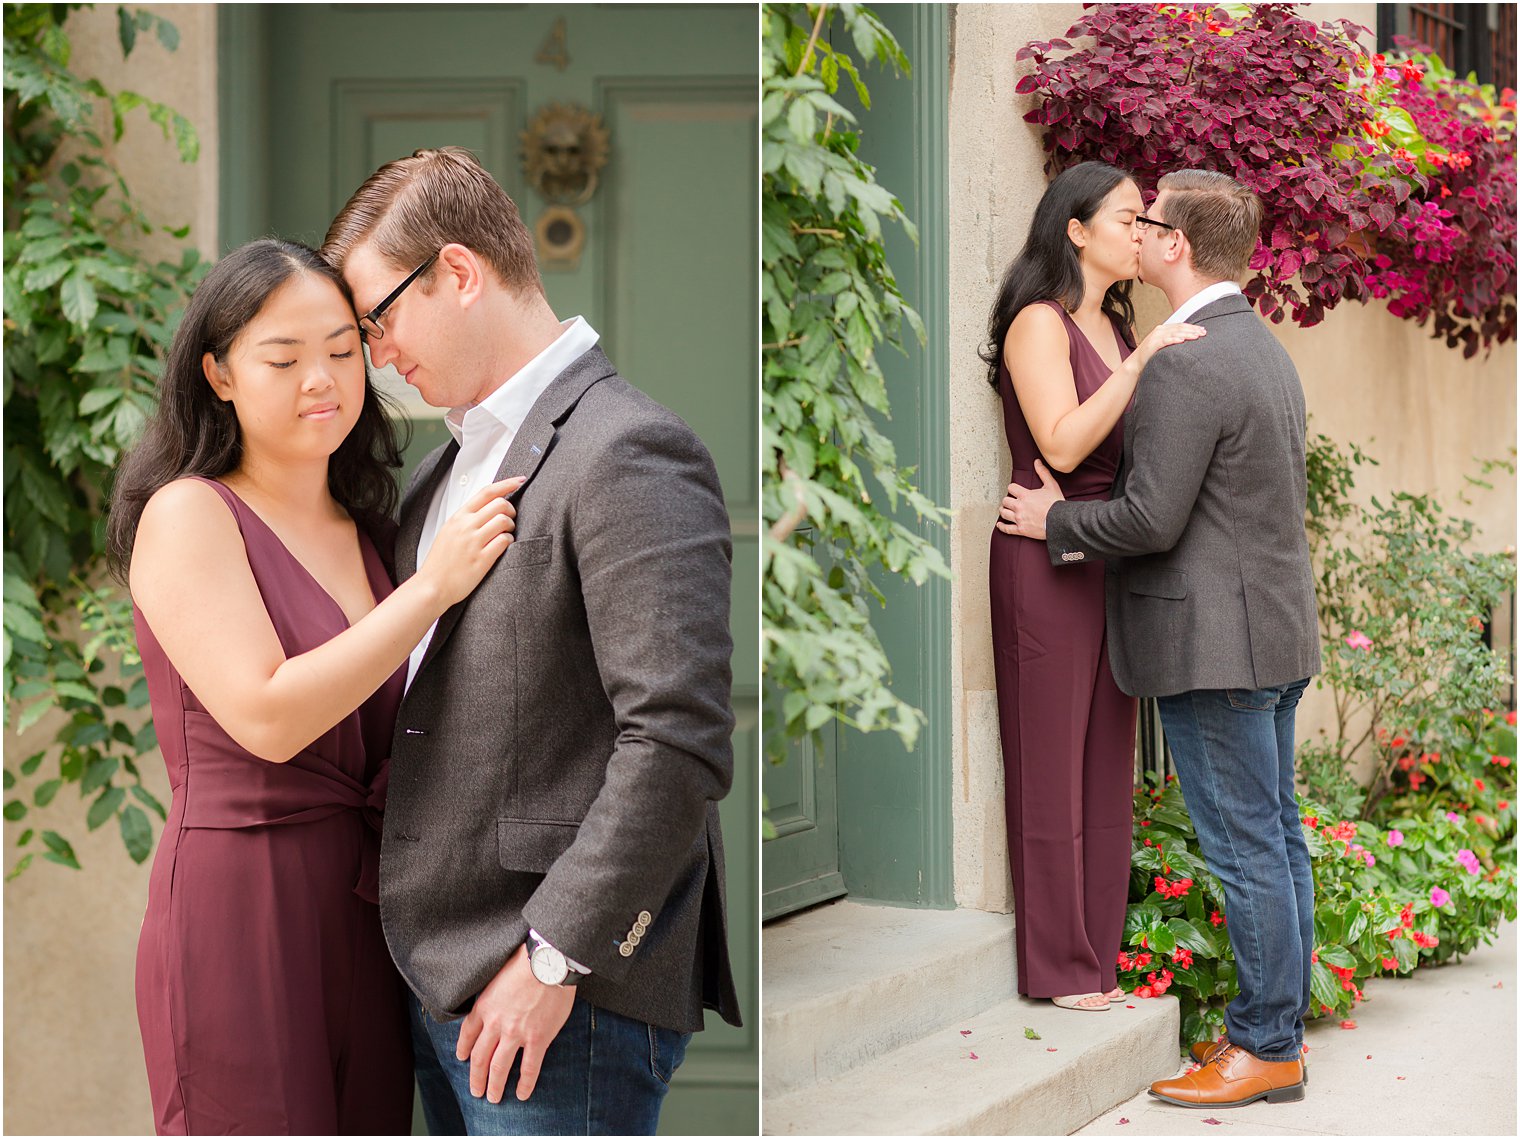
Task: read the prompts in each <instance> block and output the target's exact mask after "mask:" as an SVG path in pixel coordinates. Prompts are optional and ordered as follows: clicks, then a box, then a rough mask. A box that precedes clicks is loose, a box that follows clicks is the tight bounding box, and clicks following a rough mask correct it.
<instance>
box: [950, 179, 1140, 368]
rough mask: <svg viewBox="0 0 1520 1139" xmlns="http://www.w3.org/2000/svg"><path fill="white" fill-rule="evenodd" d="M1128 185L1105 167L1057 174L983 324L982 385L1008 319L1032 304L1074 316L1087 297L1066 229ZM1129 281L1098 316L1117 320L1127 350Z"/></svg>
mask: <svg viewBox="0 0 1520 1139" xmlns="http://www.w3.org/2000/svg"><path fill="white" fill-rule="evenodd" d="M1125 181H1130V182H1133V181H1134V175H1132V174H1130V173H1128V172H1127V171H1124V170H1120V169H1119V168H1118V167H1117V166H1110V165H1108V163H1106V162H1082V163H1079V164H1078V165H1076V166H1073V167H1071V168H1070V169H1069V170H1063V171H1062V172H1061V173H1060V174H1057V175H1056V177H1055V180H1054V181H1053V182H1051V184H1050V185H1049V186H1047V187H1046V188H1045V193H1044V196H1042V197H1041V198H1040V204H1039V205H1037V206H1036V207H1035V208H1034V220H1033V221H1032V222H1030V223H1029V236H1028V238H1026V239H1025V241H1024V248H1023V249H1021V250H1020V251H1019V255H1018V256H1017V257H1016V258H1014V261H1013V264H1012V265H1010V266H1008V272H1006V273H1004V274H1003V285H1002V287H1001V288H1000V289H998V298H997V303H996V304H994V305H993V306H992V316H991V318H990V319H989V320H988V322H987V343H986V344H985V345H984V346H983V347H982V350H981V351H980V352H979V353H978V355H979V356H981V358H982V360H983V362H984V363H985V364H986V365H987V382H988V383H990V384H991V385H992V386H993V389H994V390H996V388H997V386H998V365H999V363H1001V361H1002V359H1003V341H1004V340H1005V339H1006V338H1007V336H1008V327H1009V325H1011V324H1012V323H1013V318H1014V317H1016V316H1018V315H1019V313H1020V312H1021V311H1023V310H1024V309H1025V308H1026V307H1027V306H1029V305H1032V304H1034V303H1036V302H1037V301H1059V302H1060V304H1061V307H1062V308H1064V309H1065V310H1066V311H1067V312H1076V311H1077V307H1078V306H1079V305H1080V304H1081V303H1082V297H1083V296H1084V294H1085V293H1086V291H1087V285H1086V282H1085V281H1084V280H1083V278H1082V262H1081V259H1080V258H1079V257H1078V254H1077V247H1076V246H1075V245H1073V244H1072V243H1071V238H1070V237H1068V236H1067V235H1066V223H1067V222H1068V221H1070V220H1071V219H1072V218H1076V219H1077V220H1078V221H1079V222H1081V223H1082V224H1083V225H1088V224H1090V223H1091V222H1092V219H1093V215H1094V214H1096V213H1097V212H1098V207H1099V206H1101V205H1102V204H1103V199H1104V198H1106V197H1108V195H1109V194H1110V193H1112V192H1113V190H1114V187H1116V186H1118V185H1120V184H1121V183H1123V182H1125ZM1129 289H1130V282H1129V281H1117V282H1115V283H1114V284H1112V285H1110V286H1109V289H1108V292H1106V293H1104V294H1103V311H1104V312H1106V313H1108V314H1110V315H1111V316H1116V317H1118V318H1119V323H1120V324H1121V325H1122V327H1123V329H1124V339H1125V340H1126V341H1127V342H1128V343H1129V346H1130V347H1131V348H1133V347H1134V346H1135V344H1134V333H1133V331H1132V328H1133V326H1134V323H1135V306H1134V304H1133V303H1132V302H1131V301H1130V299H1129Z"/></svg>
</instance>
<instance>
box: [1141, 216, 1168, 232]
mask: <svg viewBox="0 0 1520 1139" xmlns="http://www.w3.org/2000/svg"><path fill="white" fill-rule="evenodd" d="M1135 224H1136V225H1138V226H1139V227H1140V228H1141V229H1149V228H1150V227H1151V226H1155V227H1156V228H1157V229H1164V230H1166V231H1167V232H1168V233H1172V232H1176V231H1177V227H1176V226H1174V225H1167V223H1166V222H1164V221H1157V220H1156V219H1155V218H1148V217H1146V216H1145V215H1144V214H1136V215H1135Z"/></svg>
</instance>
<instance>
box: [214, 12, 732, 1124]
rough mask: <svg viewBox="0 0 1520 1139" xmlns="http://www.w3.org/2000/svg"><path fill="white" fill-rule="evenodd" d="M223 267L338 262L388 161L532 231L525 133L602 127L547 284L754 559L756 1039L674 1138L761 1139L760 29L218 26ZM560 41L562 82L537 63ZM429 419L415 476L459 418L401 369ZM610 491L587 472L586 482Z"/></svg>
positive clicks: (233, 15)
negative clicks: (581, 201) (656, 415)
mask: <svg viewBox="0 0 1520 1139" xmlns="http://www.w3.org/2000/svg"><path fill="white" fill-rule="evenodd" d="M220 19H221V24H222V29H223V30H222V43H221V47H220V58H221V63H222V70H223V74H224V77H225V83H226V84H229V85H230V86H224V91H223V105H224V106H223V115H222V122H223V131H222V139H221V149H222V184H223V187H224V190H223V193H224V199H225V200H224V208H223V234H222V239H223V240H222V245H223V248H230V247H231V246H232V245H235V244H237V243H239V242H241V241H244V240H247V239H249V238H251V237H254V236H258V235H260V234H265V233H276V234H279V235H281V236H285V237H291V238H295V239H297V240H303V241H306V242H307V243H309V244H316V243H318V242H320V240H321V238H322V236H323V234H324V233H325V231H326V228H327V225H328V223H329V221H330V220H331V218H332V217H333V215H334V214H335V213H336V212H337V210H338V209H339V208H340V207H341V206H342V205H343V203H344V202H345V201H346V200H347V198H348V195H349V194H350V193H351V192H352V191H353V190H354V189H356V188H357V187H358V186H359V184H360V183H361V182H362V181H363V180H364V179H365V178H366V177H368V175H369V174H370V173H371V172H372V171H373V170H374V169H375V168H376V167H377V166H379V165H380V164H381V163H383V162H385V161H388V160H389V159H392V158H397V157H401V156H404V155H406V154H410V153H411V152H412V151H413V150H415V149H417V148H419V147H425V146H429V147H430V146H442V145H448V144H453V145H460V146H465V147H468V148H469V149H470V150H472V151H473V152H474V153H475V154H476V155H477V156H478V157H479V158H480V159H481V162H482V164H483V165H484V166H485V167H486V168H487V169H488V170H489V171H490V172H491V174H492V175H493V176H494V177H495V178H496V179H497V180H498V181H499V182H500V183H501V184H502V186H503V187H504V188H505V189H506V190H507V192H508V193H509V194H511V195H512V197H513V198H514V200H515V201H516V202H517V204H518V207H519V209H520V210H521V212H522V215H523V219H524V221H526V222H527V224H528V226H529V227H530V229H531V228H532V226H533V224H534V222H535V221H536V220H537V219H538V217H539V216H540V215H541V214H542V212H543V211H544V209H545V208H546V206H547V205H548V203H547V202H545V201H544V200H543V199H541V198H540V197H539V196H538V195H537V194H536V192H534V191H533V190H532V189H531V188H529V187H528V186H527V185H526V183H525V179H524V177H523V175H522V172H521V139H520V135H521V132H522V131H523V130H524V128H525V127H526V126H527V124H528V122H529V120H530V119H531V118H532V117H533V115H534V114H535V113H536V112H537V111H538V110H539V109H540V108H542V107H543V106H544V105H545V104H546V103H550V102H561V103H564V102H571V103H578V104H581V105H583V106H586V107H589V108H591V110H593V111H595V112H597V113H598V114H600V115H602V116H603V121H604V124H605V125H606V126H607V128H608V130H609V132H610V139H611V149H610V157H609V161H608V164H607V166H606V167H604V168H603V170H602V171H601V179H600V184H599V187H598V189H597V192H596V194H595V196H594V197H593V198H592V199H591V201H590V202H588V203H586V204H585V205H583V206H578V207H576V211H577V213H578V215H579V217H580V220H581V221H582V222H583V223H584V225H585V228H586V243H585V250H584V253H583V255H582V256H581V259H580V261H579V264H578V265H576V266H575V267H574V268H573V269H547V270H546V271H545V272H544V287H545V291H546V293H547V295H548V298H549V303H550V304H551V305H552V306H553V308H554V310H555V311H556V312H557V313H558V314H559V315H560V316H561V317H569V316H573V315H576V314H581V315H584V316H585V317H586V319H587V320H588V321H589V322H590V323H591V324H592V326H593V327H595V328H596V329H597V330H598V331H599V332H600V333H601V335H602V347H603V348H604V349H605V350H606V352H607V354H608V356H609V357H610V358H611V359H612V361H613V362H614V363H615V364H616V365H617V367H618V369H619V371H620V372H621V374H622V375H623V376H624V377H625V378H626V379H627V380H628V381H629V382H630V383H632V384H634V385H635V386H637V387H639V388H641V389H642V390H644V391H645V392H648V393H649V394H650V395H651V396H652V397H653V398H655V399H657V400H659V401H660V402H661V403H663V404H665V405H666V406H668V407H670V408H671V409H673V410H674V411H675V412H676V413H677V414H679V415H680V416H681V417H682V418H684V419H685V420H686V421H687V422H688V423H690V424H691V425H692V427H693V429H694V430H695V431H696V432H697V434H698V435H699V436H700V437H701V438H702V440H703V442H704V443H706V445H707V447H708V448H709V450H710V451H711V452H712V454H713V457H714V459H715V461H716V463H717V465H718V468H719V476H720V478H721V480H722V484H723V492H724V498H725V501H726V503H727V506H728V509H729V514H730V518H731V522H732V533H733V541H734V593H733V613H732V618H733V620H732V628H733V634H734V642H735V652H734V658H733V667H734V709H735V714H736V717H737V720H738V723H737V726H736V729H735V733H734V752H735V777H734V786H733V790H732V791H731V792H730V794H729V796H728V797H727V799H725V800H724V802H723V804H722V806H721V808H720V810H721V814H722V818H723V826H724V838H725V849H726V853H727V862H728V867H727V870H728V881H727V887H728V917H729V944H730V950H731V952H732V955H733V957H734V965H735V972H736V979H737V983H738V989H739V999H740V1004H741V1007H742V1010H743V1012H744V1016H745V1019H746V1021H747V1027H745V1028H743V1029H734V1028H731V1027H730V1026H728V1025H725V1024H723V1023H722V1022H721V1021H719V1020H718V1019H717V1017H716V1016H713V1015H710V1016H709V1017H708V1018H707V1020H708V1028H707V1030H706V1031H705V1032H702V1033H699V1034H698V1035H697V1036H696V1037H695V1038H694V1039H693V1041H692V1044H691V1047H690V1049H689V1050H688V1052H687V1056H686V1062H685V1064H684V1065H683V1066H682V1068H681V1071H680V1072H679V1073H678V1074H677V1076H676V1078H675V1080H674V1081H673V1082H672V1088H671V1094H670V1097H669V1099H668V1100H667V1101H666V1105H665V1109H664V1114H663V1117H662V1120H661V1131H662V1133H664V1134H755V1133H756V1131H757V1129H758V1124H759V1117H758V1061H759V1045H758V1038H757V1030H756V1026H757V1025H758V1023H759V985H758V977H757V971H758V961H757V939H758V929H757V917H756V915H757V913H758V908H759V906H758V901H759V899H758V890H759V883H758V867H757V865H756V861H757V858H758V834H757V827H758V815H757V804H758V799H759V782H760V772H759V762H760V759H759V756H760V740H759V643H758V639H757V637H758V633H757V630H758V624H759V615H758V592H757V591H758V586H759V568H758V542H759V537H758V536H759V525H758V515H759V505H758V493H757V486H756V474H755V472H756V468H757V450H756V448H757V446H758V439H757V430H756V413H757V411H756V404H757V400H756V390H757V387H756V384H757V374H756V359H755V344H756V338H757V326H756V313H757V311H758V307H757V303H756V295H757V294H756V288H757V270H758V250H757V230H758V219H757V210H758V174H757V170H756V151H757V110H758V108H757V98H756V96H757V77H756V72H755V68H756V62H757V55H758V52H757V42H756V38H757V34H758V27H757V12H756V9H755V8H754V7H753V6H745V5H729V6H723V5H684V6H664V5H643V4H639V5H623V4H615V5H601V4H588V5H565V6H560V5H552V4H546V5H452V4H427V5H422V4H395V5H377V4H364V5H326V4H312V5H277V6H276V5H271V6H267V7H266V6H256V5H235V6H234V5H229V6H226V7H225V8H223V9H222V11H221V14H220ZM557 21H563V23H564V37H563V45H564V50H565V53H566V54H567V55H568V57H569V63H568V66H566V67H565V68H564V69H563V70H561V69H560V68H558V67H556V66H555V65H554V63H553V62H552V61H549V62H539V61H537V60H536V59H535V56H536V55H537V54H538V53H539V50H540V48H541V47H543V46H544V45H545V44H546V42H547V41H548V40H549V38H550V35H551V32H552V30H553V29H554V27H555V24H556V22H557ZM377 379H378V380H379V381H380V382H382V383H383V384H384V385H385V386H386V387H387V390H389V391H390V392H391V393H392V394H393V395H394V396H395V397H396V398H397V399H398V401H399V402H401V404H402V405H403V408H404V409H405V414H406V415H407V417H408V418H409V419H410V420H411V421H412V429H413V440H412V444H411V446H410V448H409V449H408V452H407V456H406V458H407V464H408V467H411V466H414V465H415V463H416V462H417V461H418V460H419V459H420V458H421V457H422V456H423V455H425V454H426V453H427V451H429V450H431V449H432V447H434V446H436V445H438V444H439V443H441V442H443V441H444V440H445V439H447V433H446V430H445V428H444V426H443V423H442V420H441V415H442V412H441V410H440V409H436V408H430V407H428V406H427V405H426V404H424V403H422V402H421V400H420V398H419V397H418V396H417V395H416V393H415V392H414V391H412V390H411V389H410V388H407V387H406V385H404V384H402V383H400V382H399V379H397V378H396V377H395V374H394V372H392V371H391V370H390V369H386V370H385V371H384V372H381V373H378V374H377ZM590 476H591V472H588V477H590Z"/></svg>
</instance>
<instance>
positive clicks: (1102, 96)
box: [1017, 4, 1515, 356]
mask: <svg viewBox="0 0 1520 1139" xmlns="http://www.w3.org/2000/svg"><path fill="white" fill-rule="evenodd" d="M1361 34H1366V29H1364V28H1360V27H1358V26H1357V25H1356V24H1353V23H1352V22H1350V21H1348V20H1339V21H1334V22H1327V23H1323V24H1317V23H1314V22H1313V21H1311V20H1307V19H1304V18H1303V17H1301V16H1299V15H1298V14H1297V13H1296V11H1295V6H1294V5H1292V4H1260V5H1254V6H1253V5H1245V4H1231V5H1223V6H1218V7H1207V6H1203V7H1183V6H1179V5H1173V4H1158V5H1129V4H1105V5H1101V6H1097V7H1095V8H1093V9H1092V10H1090V11H1088V12H1086V13H1084V14H1083V16H1082V18H1081V19H1080V20H1078V21H1077V23H1076V24H1074V25H1073V26H1072V27H1071V28H1070V29H1069V30H1068V31H1067V33H1066V35H1067V37H1068V38H1067V39H1056V40H1051V41H1049V42H1036V43H1031V44H1028V45H1027V46H1025V47H1024V48H1023V49H1021V50H1020V51H1019V53H1018V56H1017V58H1018V59H1019V60H1021V61H1022V60H1029V59H1032V60H1033V61H1034V70H1033V72H1032V73H1031V74H1029V75H1026V76H1024V77H1023V78H1022V79H1020V81H1019V84H1018V87H1017V91H1018V93H1019V94H1021V95H1034V96H1035V97H1036V105H1035V107H1034V109H1033V110H1031V111H1029V112H1028V113H1027V114H1026V115H1025V116H1024V118H1025V120H1026V121H1027V122H1031V123H1035V124H1037V125H1039V126H1041V127H1042V128H1043V142H1044V146H1045V149H1046V151H1047V152H1048V154H1049V159H1048V161H1047V162H1046V171H1047V173H1050V172H1054V171H1057V170H1061V169H1065V168H1066V167H1068V166H1071V165H1074V164H1076V163H1078V162H1084V161H1088V160H1091V159H1097V160H1099V161H1103V162H1109V163H1112V164H1114V165H1116V166H1121V167H1124V168H1126V169H1128V170H1131V171H1133V172H1134V174H1135V176H1136V178H1137V179H1138V181H1139V182H1140V185H1141V188H1142V189H1143V190H1145V191H1152V190H1154V188H1155V185H1156V182H1157V180H1158V179H1159V178H1160V177H1161V175H1163V174H1165V173H1166V172H1167V171H1169V170H1177V169H1183V168H1188V167H1192V168H1201V169H1208V170H1219V171H1222V172H1224V173H1226V174H1229V175H1230V176H1231V177H1233V178H1235V179H1236V180H1237V181H1239V182H1240V183H1241V184H1242V185H1245V186H1248V187H1249V188H1250V189H1252V190H1254V191H1255V192H1256V193H1257V194H1258V195H1259V196H1260V198H1261V200H1262V205H1263V206H1264V216H1263V221H1262V231H1261V238H1260V242H1259V244H1258V246H1257V250H1256V255H1255V257H1254V258H1253V259H1252V262H1251V268H1252V270H1253V271H1254V273H1255V275H1254V276H1253V277H1252V278H1251V279H1250V281H1248V282H1247V283H1246V294H1247V296H1249V297H1250V298H1251V300H1252V301H1253V303H1255V305H1256V306H1257V309H1258V311H1260V312H1261V314H1262V315H1263V316H1265V317H1268V318H1270V319H1271V320H1273V321H1274V322H1280V321H1281V320H1282V319H1283V318H1284V316H1291V317H1292V318H1293V320H1294V321H1295V322H1296V323H1298V324H1300V325H1303V326H1305V327H1307V326H1310V325H1314V324H1317V323H1319V322H1320V321H1321V320H1322V319H1323V318H1324V314H1325V312H1326V311H1327V310H1328V309H1331V308H1334V307H1335V306H1336V305H1337V304H1339V303H1340V302H1341V301H1342V300H1348V299H1351V300H1358V301H1361V302H1362V303H1364V304H1365V303H1366V302H1367V301H1368V300H1370V299H1372V298H1386V299H1387V301H1388V304H1389V311H1391V312H1392V313H1394V315H1396V316H1399V317H1403V318H1405V319H1409V320H1413V321H1414V322H1415V323H1417V324H1419V325H1422V326H1423V325H1425V324H1426V322H1427V321H1428V322H1430V327H1431V330H1432V335H1434V336H1438V337H1443V338H1444V339H1445V340H1446V342H1447V344H1448V345H1450V346H1451V347H1456V346H1457V345H1459V344H1460V345H1462V346H1463V354H1464V355H1466V356H1472V355H1474V354H1476V353H1477V351H1478V350H1479V348H1485V349H1487V348H1491V347H1492V346H1493V345H1494V344H1495V343H1502V342H1504V341H1506V340H1509V339H1510V338H1511V337H1513V336H1514V334H1515V129H1514V128H1515V103H1514V92H1512V91H1508V90H1506V91H1504V92H1503V93H1501V94H1499V95H1497V96H1496V95H1495V92H1494V90H1493V88H1492V87H1491V86H1481V85H1479V84H1477V83H1476V82H1473V81H1471V80H1466V79H1460V78H1458V77H1457V76H1455V75H1454V74H1453V73H1452V72H1451V71H1449V70H1448V69H1447V68H1445V67H1444V66H1443V65H1442V64H1441V62H1440V60H1439V59H1437V58H1436V57H1434V56H1433V55H1431V54H1429V53H1428V52H1422V53H1417V54H1412V55H1410V54H1406V55H1401V56H1400V57H1399V58H1391V57H1384V56H1381V55H1378V56H1368V55H1367V53H1366V52H1365V51H1364V50H1363V49H1362V48H1361V47H1360V46H1359V45H1358V43H1357V42H1356V37H1357V36H1358V35H1361ZM1083 36H1090V37H1092V42H1091V44H1090V45H1083V46H1082V47H1081V48H1080V49H1079V48H1077V47H1076V46H1074V45H1073V44H1072V43H1071V42H1070V41H1071V39H1075V38H1078V37H1083ZM1415 46H1417V45H1412V44H1408V43H1406V44H1405V45H1404V47H1405V49H1406V50H1407V49H1411V48H1413V47H1415Z"/></svg>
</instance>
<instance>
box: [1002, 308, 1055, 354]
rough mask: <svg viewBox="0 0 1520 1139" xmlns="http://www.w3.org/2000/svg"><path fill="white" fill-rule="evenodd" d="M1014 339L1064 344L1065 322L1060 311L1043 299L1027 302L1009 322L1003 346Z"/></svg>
mask: <svg viewBox="0 0 1520 1139" xmlns="http://www.w3.org/2000/svg"><path fill="white" fill-rule="evenodd" d="M1014 340H1017V341H1019V342H1020V343H1029V342H1031V341H1034V342H1038V343H1041V344H1065V343H1066V322H1065V321H1063V320H1062V319H1061V315H1060V313H1058V312H1056V310H1055V309H1054V308H1053V307H1052V306H1050V305H1048V304H1046V303H1045V302H1044V301H1036V302H1035V303H1033V304H1027V305H1025V306H1024V307H1023V308H1021V309H1020V310H1019V315H1018V316H1016V317H1014V318H1013V322H1012V323H1011V324H1009V326H1008V335H1007V337H1006V338H1005V340H1004V345H1003V346H1004V347H1005V348H1006V347H1007V346H1008V345H1009V344H1010V343H1011V342H1013V341H1014Z"/></svg>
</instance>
